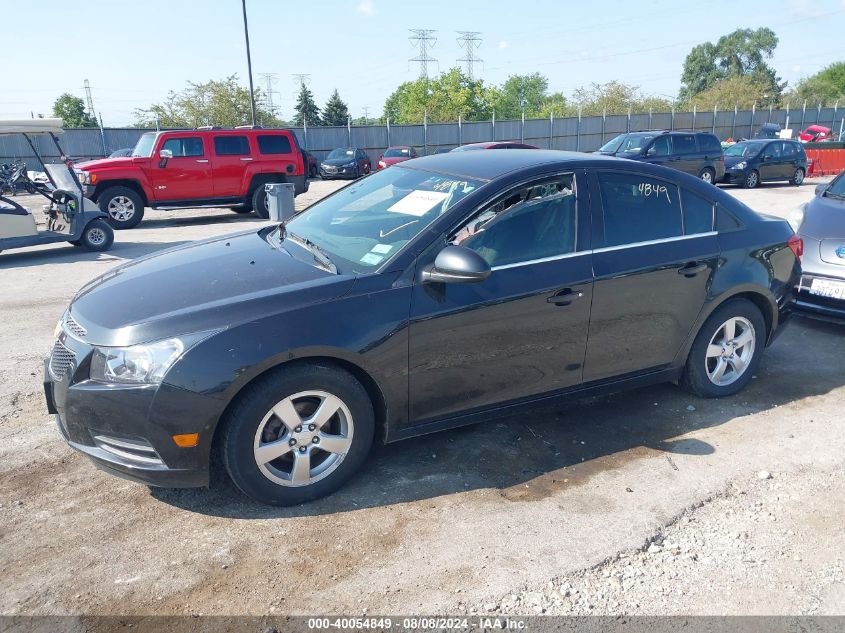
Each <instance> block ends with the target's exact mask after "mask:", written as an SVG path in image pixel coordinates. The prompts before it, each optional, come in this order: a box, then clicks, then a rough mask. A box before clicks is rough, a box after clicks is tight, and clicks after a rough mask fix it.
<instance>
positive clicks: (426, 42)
mask: <svg viewBox="0 0 845 633" xmlns="http://www.w3.org/2000/svg"><path fill="white" fill-rule="evenodd" d="M409 30H410V31H411V33H413V35H412V36H411V37H409V38H408V39H409V40H410V42H411V44H412V45H414V46H417V47H418V49H419V54H418V55H417V56H416V57H412V58H411V59H409V60H408V61H411V62H417V63H419V65H420V78H421V79H427V78H428V62H435V63H436V62H437V60H436V59H435V58H434V57H432V56H431V55H429V54H428V49H429V48H434V44H435V43H436V42H437V38H436V37H434V34H435V33H437V31H434V30H431V29H409Z"/></svg>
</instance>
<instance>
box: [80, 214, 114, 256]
mask: <svg viewBox="0 0 845 633" xmlns="http://www.w3.org/2000/svg"><path fill="white" fill-rule="evenodd" d="M72 243H73V242H71V244H72ZM79 243H80V245H81V246H84V247H85V249H86V250H89V251H92V252H95V253H102V252H103V251H107V250H109V249H110V248H111V246H112V244H114V230H113V229H112V227H111V226H110V225H109V223H108V222H106V221H105V220H100V219H99V218H98V219H96V220H91V221H90V222H89V223H88V224H87V225H85V228H84V229H83V230H82V237H81V238H80V239H79Z"/></svg>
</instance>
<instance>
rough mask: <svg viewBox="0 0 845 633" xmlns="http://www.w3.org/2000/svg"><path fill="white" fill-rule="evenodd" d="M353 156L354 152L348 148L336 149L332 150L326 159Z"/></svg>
mask: <svg viewBox="0 0 845 633" xmlns="http://www.w3.org/2000/svg"><path fill="white" fill-rule="evenodd" d="M354 156H355V150H354V149H352V148H349V147H339V148H337V149H333V150H332V151H331V152H330V153H329V156H328V158H350V159H351V158H353V157H354Z"/></svg>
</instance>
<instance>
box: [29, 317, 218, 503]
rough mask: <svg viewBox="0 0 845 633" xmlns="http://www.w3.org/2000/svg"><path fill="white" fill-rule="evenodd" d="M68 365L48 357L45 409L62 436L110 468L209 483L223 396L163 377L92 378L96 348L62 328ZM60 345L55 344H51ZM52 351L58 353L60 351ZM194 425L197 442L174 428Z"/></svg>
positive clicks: (169, 482)
mask: <svg viewBox="0 0 845 633" xmlns="http://www.w3.org/2000/svg"><path fill="white" fill-rule="evenodd" d="M58 342H59V343H60V344H61V345H62V346H63V350H66V352H63V353H66V356H65V358H66V359H70V360H68V364H69V369H68V370H67V372H66V373H65V374H64V375H59V376H56V375H55V374H54V373H52V372H51V371H50V360H47V361H45V363H44V393H45V397H46V400H47V409H48V411H49V412H50V413H53V414H55V416H56V425H57V427H58V429H59V432H60V433H61V436H62V438H63V439H64V440H65V441H66V442H67V443H68V444H69V445H70V446H71V447H72V448H74V449H76V450H78V451H80V452H82V453H84V454H85V455H87V456H88V457H89V458H91V460H92V461H93V462H94V463H95V465H96V466H97V467H98V468H100V469H102V470H105V471H107V472H109V473H111V474H113V475H117V476H120V477H123V478H126V479H131V480H133V481H137V482H141V483H144V484H147V485H154V486H163V487H174V488H183V487H195V486H205V485H208V478H209V456H210V450H211V442H212V439H213V434H214V427H215V425H216V421H217V419H218V418H219V414H220V408H221V405H220V403H219V402H218V401H217V400H215V399H213V398H210V397H208V396H204V395H201V394H197V393H193V392H190V391H186V390H184V389H178V388H176V387H172V386H169V385H167V384H166V383H163V384H161V385H126V386H124V385H106V384H101V383H97V382H95V381H92V380H90V379H88V373H89V363H90V357H91V354H92V351H93V348H92V347H91V346H90V345H87V344H86V343H83V342H81V341H79V340H78V339H76V338H74V337H72V336H69V335H68V334H67V333H65V332H62V334H61V335H60V338H59V341H58ZM54 350H55V347H54ZM51 358H56V356H55V352H54V355H53V356H52V357H51ZM190 433H197V434H198V437H199V440H198V442H197V445H196V446H192V447H184V448H183V447H180V446H178V445H177V444H176V442H175V441H174V439H173V436H174V435H182V434H190Z"/></svg>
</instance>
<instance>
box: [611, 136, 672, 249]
mask: <svg viewBox="0 0 845 633" xmlns="http://www.w3.org/2000/svg"><path fill="white" fill-rule="evenodd" d="M658 140H659V139H658ZM598 178H599V187H600V189H601V198H602V206H603V207H604V241H605V246H619V245H620V244H633V243H635V242H647V241H649V240H658V239H662V238H667V237H677V236H679V235H682V234H683V228H682V226H681V205H680V204H679V201H678V188H677V187H676V186H675V185H673V184H671V183H668V182H665V181H662V180H656V179H654V178H648V177H645V176H640V175H638V174H621V173H603V174H599V176H598Z"/></svg>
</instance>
